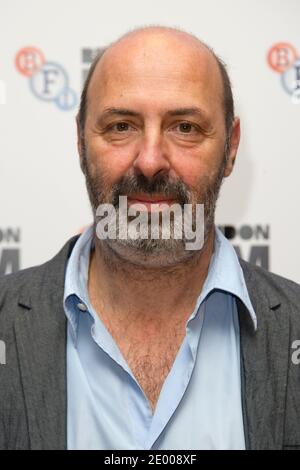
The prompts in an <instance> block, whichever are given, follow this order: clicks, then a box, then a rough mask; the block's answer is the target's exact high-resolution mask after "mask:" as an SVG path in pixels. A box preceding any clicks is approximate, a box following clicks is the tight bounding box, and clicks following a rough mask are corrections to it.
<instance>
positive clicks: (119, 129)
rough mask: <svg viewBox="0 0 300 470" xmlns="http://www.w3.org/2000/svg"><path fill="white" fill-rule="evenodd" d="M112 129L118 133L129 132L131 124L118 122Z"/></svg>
mask: <svg viewBox="0 0 300 470" xmlns="http://www.w3.org/2000/svg"><path fill="white" fill-rule="evenodd" d="M111 129H112V130H116V131H117V132H126V131H128V130H129V124H128V123H127V122H117V123H116V124H114V125H112V126H111Z"/></svg>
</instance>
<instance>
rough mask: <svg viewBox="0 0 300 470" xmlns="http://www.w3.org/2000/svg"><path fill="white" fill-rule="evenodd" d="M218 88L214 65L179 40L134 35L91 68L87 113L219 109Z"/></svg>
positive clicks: (196, 46)
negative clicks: (115, 108) (133, 108)
mask: <svg viewBox="0 0 300 470" xmlns="http://www.w3.org/2000/svg"><path fill="white" fill-rule="evenodd" d="M222 101H223V85H222V80H221V74H220V71H219V67H218V64H217V61H216V59H215V58H214V56H213V55H212V53H211V52H210V51H209V50H208V49H207V48H206V47H205V46H203V45H202V44H201V43H200V42H199V41H197V40H196V39H195V38H192V37H190V36H188V35H186V34H185V35H183V34H173V33H172V34H168V33H167V34H166V33H161V34H159V33H158V34H157V33H156V34H153V33H152V34H151V33H150V34H149V33H146V34H137V35H134V34H133V35H131V36H129V37H127V38H126V37H125V38H124V39H122V40H121V41H120V42H119V43H117V44H116V45H114V46H112V47H111V48H109V49H108V50H107V51H106V52H105V54H104V55H103V57H102V59H101V60H100V62H99V63H98V64H97V66H96V69H95V71H94V73H93V76H92V79H91V82H90V85H89V90H88V106H89V108H90V111H91V113H93V112H97V110H101V108H103V107H106V106H123V105H124V106H127V107H128V106H130V105H131V106H134V105H136V106H137V107H139V106H140V107H142V108H143V109H144V110H145V111H147V110H148V109H149V110H153V111H154V110H161V111H163V110H164V109H165V108H166V110H167V108H170V107H172V108H174V106H194V105H200V106H202V107H204V108H206V111H208V112H211V113H214V112H218V111H219V110H220V108H222Z"/></svg>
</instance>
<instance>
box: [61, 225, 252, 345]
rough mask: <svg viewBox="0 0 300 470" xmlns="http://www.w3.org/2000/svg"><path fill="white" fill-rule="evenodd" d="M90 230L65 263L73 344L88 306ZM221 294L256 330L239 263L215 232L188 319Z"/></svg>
mask: <svg viewBox="0 0 300 470" xmlns="http://www.w3.org/2000/svg"><path fill="white" fill-rule="evenodd" d="M93 235H94V226H93V225H91V226H89V227H87V228H86V229H85V231H84V232H83V233H82V235H81V236H80V237H79V238H78V240H77V242H76V244H75V246H74V248H73V251H72V253H71V256H70V258H69V261H68V265H67V270H66V277H65V289H64V309H65V313H66V316H67V318H68V320H69V322H70V326H71V333H72V336H73V339H74V341H75V342H76V340H77V329H78V315H79V313H80V311H79V310H80V309H79V308H78V304H79V303H84V304H85V305H86V306H87V307H88V306H89V296H88V290H87V281H88V271H89V261H90V252H91V247H92V242H93ZM217 289H218V290H222V291H224V292H229V293H230V294H232V295H234V296H236V297H238V298H239V299H240V300H241V301H242V302H243V304H244V305H245V307H246V308H247V311H248V312H249V314H250V316H251V319H252V322H253V325H254V329H255V330H256V328H257V318H256V315H255V311H254V309H253V306H252V303H251V300H250V297H249V294H248V290H247V287H246V283H245V279H244V274H243V270H242V268H241V265H240V263H239V260H238V257H237V254H236V252H235V250H234V248H233V246H232V245H231V243H230V242H229V241H228V240H227V239H226V238H225V237H224V235H223V234H222V232H221V231H220V229H218V228H217V227H216V230H215V245H214V253H213V255H212V258H211V261H210V265H209V270H208V275H207V277H206V280H205V282H204V286H203V289H202V292H201V294H200V296H199V297H198V300H197V304H196V308H195V310H194V313H193V315H192V317H194V316H195V315H196V313H197V311H198V307H199V306H200V304H201V303H202V302H203V300H204V299H205V298H206V297H207V295H208V294H209V293H210V292H212V291H213V290H217Z"/></svg>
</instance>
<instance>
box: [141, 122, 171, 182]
mask: <svg viewBox="0 0 300 470" xmlns="http://www.w3.org/2000/svg"><path fill="white" fill-rule="evenodd" d="M133 167H134V169H135V171H136V172H137V173H142V174H143V175H144V176H146V178H149V179H150V178H153V177H154V176H156V175H157V174H158V173H167V172H168V171H169V170H170V163H169V160H168V155H167V149H166V146H165V145H164V141H163V135H162V134H161V132H160V131H159V130H157V131H155V130H152V131H150V132H149V133H147V135H146V134H145V135H144V136H143V138H142V139H141V141H140V145H139V148H138V154H137V156H136V158H135V160H134V162H133Z"/></svg>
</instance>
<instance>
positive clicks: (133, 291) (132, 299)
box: [88, 227, 215, 323]
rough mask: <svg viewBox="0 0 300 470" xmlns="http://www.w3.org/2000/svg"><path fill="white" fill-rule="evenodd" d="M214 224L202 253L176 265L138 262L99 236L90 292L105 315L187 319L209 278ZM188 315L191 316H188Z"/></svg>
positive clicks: (127, 317)
mask: <svg viewBox="0 0 300 470" xmlns="http://www.w3.org/2000/svg"><path fill="white" fill-rule="evenodd" d="M214 233H215V232H214V227H213V229H212V230H211V231H210V233H209V234H208V237H207V238H206V241H205V244H204V246H203V248H202V250H201V251H200V252H197V253H195V255H193V257H192V258H190V259H189V260H188V261H186V262H181V263H178V264H177V265H174V266H172V267H170V266H167V267H155V268H153V267H150V268H148V267H147V266H145V265H143V266H141V265H137V264H134V263H132V262H131V261H129V260H128V259H127V258H126V259H124V258H122V257H120V256H119V255H118V254H116V253H115V252H114V251H113V250H111V249H109V248H108V247H106V246H103V245H102V244H101V242H100V241H99V240H98V239H97V238H95V250H94V251H93V252H92V253H91V261H90V267H89V285H88V289H89V295H90V299H91V302H92V304H93V306H94V308H95V309H96V311H98V313H100V312H101V316H102V315H105V316H107V317H113V318H114V319H115V321H119V323H120V322H121V323H122V322H124V321H125V319H126V321H127V322H132V321H135V320H136V319H138V320H139V321H141V320H142V319H144V320H145V321H147V319H148V320H153V319H155V320H157V321H158V322H159V323H161V322H163V320H164V319H167V320H168V321H169V320H170V316H171V315H172V316H173V317H174V319H175V321H176V318H177V319H178V318H179V319H181V320H182V321H183V320H187V318H188V316H189V315H190V314H191V313H192V311H193V309H194V306H195V303H196V301H197V298H198V296H199V294H200V293H201V290H202V287H203V284H204V281H205V279H206V276H207V273H208V268H209V263H210V260H211V256H212V253H213V247H214ZM185 316H186V317H187V318H185Z"/></svg>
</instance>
